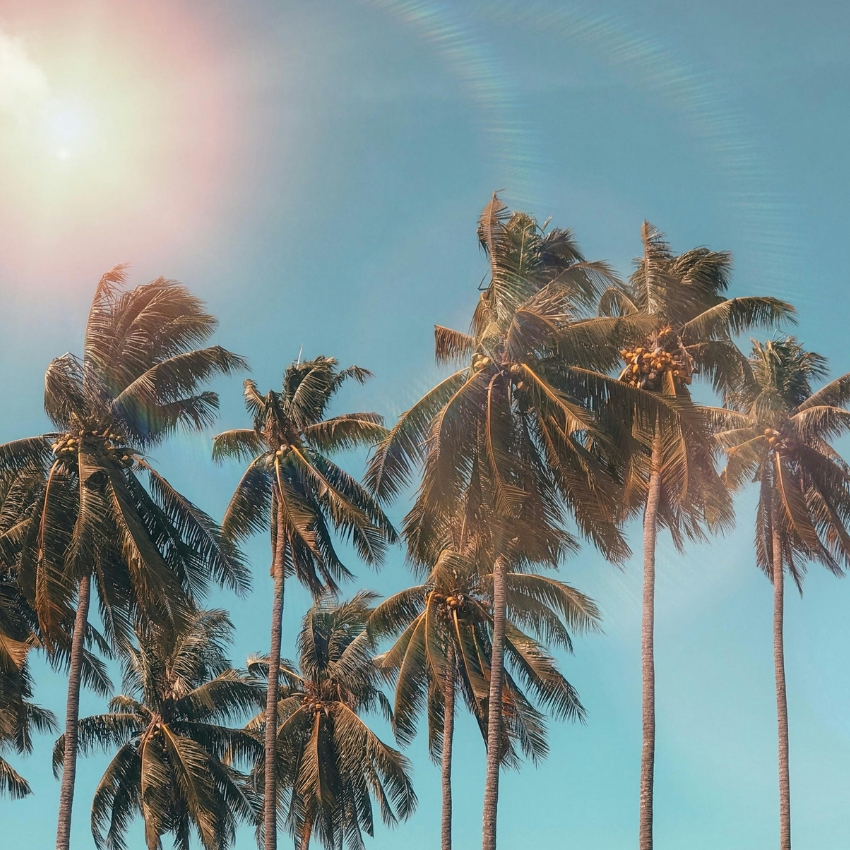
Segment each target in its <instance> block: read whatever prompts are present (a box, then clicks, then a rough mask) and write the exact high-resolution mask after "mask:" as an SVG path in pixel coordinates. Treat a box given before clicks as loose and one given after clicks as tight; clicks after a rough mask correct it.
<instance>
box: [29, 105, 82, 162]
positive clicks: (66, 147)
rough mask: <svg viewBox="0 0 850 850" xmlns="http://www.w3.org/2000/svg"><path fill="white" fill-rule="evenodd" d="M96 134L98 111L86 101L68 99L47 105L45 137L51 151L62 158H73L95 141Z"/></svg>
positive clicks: (45, 142) (43, 138)
mask: <svg viewBox="0 0 850 850" xmlns="http://www.w3.org/2000/svg"><path fill="white" fill-rule="evenodd" d="M94 135H95V120H94V115H93V112H92V110H91V109H90V108H88V107H87V106H86V105H85V104H83V103H81V102H79V101H75V100H65V101H55V102H52V103H49V104H48V105H47V106H46V108H45V110H44V115H43V118H42V132H41V141H42V144H43V145H44V147H45V149H46V150H47V152H48V153H49V154H51V155H53V156H56V157H58V158H59V159H60V160H69V159H71V158H72V157H73V156H74V155H75V154H78V153H80V152H81V151H83V150H84V149H85V148H86V147H88V146H89V145H91V143H92V142H93V141H94Z"/></svg>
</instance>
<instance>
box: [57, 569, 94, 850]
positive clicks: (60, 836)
mask: <svg viewBox="0 0 850 850" xmlns="http://www.w3.org/2000/svg"><path fill="white" fill-rule="evenodd" d="M90 601H91V577H90V576H85V577H83V578H82V579H80V588H79V592H78V595H77V613H76V615H75V616H74V633H73V635H72V636H71V662H70V670H69V675H68V705H67V708H66V711H65V760H64V764H63V768H62V787H61V790H60V791H59V821H58V826H57V829H56V850H68V848H69V847H70V846H71V809H72V808H73V806H74V781H75V779H76V777H77V743H78V733H79V724H80V679H81V676H82V671H83V650H84V649H85V639H86V625H87V623H88V617H89V602H90Z"/></svg>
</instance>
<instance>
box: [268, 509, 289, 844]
mask: <svg viewBox="0 0 850 850" xmlns="http://www.w3.org/2000/svg"><path fill="white" fill-rule="evenodd" d="M278 504H280V501H279V500H278ZM281 510H282V509H281V508H280V507H278V516H277V535H276V545H275V552H274V560H273V562H272V573H273V576H274V596H273V598H272V631H271V647H270V649H269V681H268V690H267V691H266V718H265V784H264V792H263V836H264V838H263V842H264V843H263V846H264V848H265V850H276V848H277V774H276V772H275V763H276V761H277V759H276V753H277V692H278V691H277V688H278V677H279V674H280V639H281V630H282V621H283V578H284V575H283V553H284V545H285V543H284V529H283V519H282V516H281Z"/></svg>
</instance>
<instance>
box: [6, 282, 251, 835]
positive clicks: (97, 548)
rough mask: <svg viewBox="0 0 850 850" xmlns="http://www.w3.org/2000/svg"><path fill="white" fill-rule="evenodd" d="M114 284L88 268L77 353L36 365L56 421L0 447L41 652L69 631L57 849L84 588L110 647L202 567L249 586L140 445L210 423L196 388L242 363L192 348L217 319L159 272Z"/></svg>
mask: <svg viewBox="0 0 850 850" xmlns="http://www.w3.org/2000/svg"><path fill="white" fill-rule="evenodd" d="M123 282H124V273H123V270H122V269H121V268H120V267H118V268H116V269H113V270H112V271H111V272H108V273H107V274H106V275H104V276H103V278H101V280H100V283H99V284H98V286H97V290H96V292H95V296H94V300H93V302H92V306H91V310H90V311H89V317H88V323H87V325H86V332H85V340H84V345H83V356H82V358H78V357H75V356H74V355H71V354H65V355H63V356H62V357H59V358H57V359H55V360H53V361H52V363H51V364H50V366H49V367H48V369H47V374H46V376H45V410H46V412H47V415H48V416H49V418H50V419H51V421H52V422H53V424H54V425H55V426H56V428H57V429H58V430H57V431H54V432H51V433H47V434H42V435H40V436H37V437H30V438H27V439H23V440H17V441H15V442H11V443H6V444H5V445H2V446H0V474H2V475H4V476H11V477H12V478H14V479H15V481H16V482H17V483H18V484H19V485H20V486H19V487H18V488H17V490H18V493H19V499H18V503H19V505H20V513H19V514H18V516H17V517H16V518H15V521H9V522H8V523H7V524H6V525H5V526H4V527H3V528H2V529H0V531H2V532H3V534H2V537H0V546H2V547H3V550H4V551H5V553H6V554H7V555H10V556H12V557H14V559H15V560H14V563H15V569H16V575H17V578H18V582H19V585H20V587H21V589H22V591H23V593H24V596H25V597H26V599H27V600H28V602H29V603H30V604H31V605H32V607H33V609H34V610H35V612H36V614H37V617H38V625H39V634H40V637H41V639H42V640H43V641H44V643H45V645H46V646H47V647H48V649H50V648H62V643H63V642H65V641H66V638H67V636H68V635H69V634H70V648H69V664H68V666H69V677H68V703H67V711H66V719H65V737H64V740H65V748H66V749H65V756H64V766H65V767H64V771H63V774H62V787H61V792H60V805H59V823H58V830H57V850H68V846H69V840H70V828H71V808H72V804H73V794H74V779H75V775H76V754H77V720H78V714H79V694H80V683H81V677H82V676H83V675H84V674H85V665H84V662H85V660H86V650H85V644H86V641H88V640H91V639H92V631H91V630H90V629H89V627H88V613H89V604H90V601H91V591H92V585H94V587H95V588H96V590H97V598H98V602H99V606H100V617H101V620H102V622H103V624H104V627H105V630H106V636H107V638H108V639H109V641H110V642H111V644H112V645H119V646H120V645H122V644H126V643H127V642H128V641H129V639H130V632H131V628H130V623H131V622H132V619H131V618H132V617H133V616H134V615H136V614H138V615H140V616H144V617H146V618H147V619H148V620H150V621H152V622H161V623H171V624H172V625H175V626H176V625H179V621H180V619H181V617H182V616H183V612H184V611H185V610H188V609H189V607H190V600H191V597H192V596H195V595H198V594H200V593H202V592H203V591H204V590H205V589H206V587H207V586H208V584H209V582H210V579H211V578H212V579H214V580H216V581H217V582H220V583H223V584H225V585H227V586H229V587H231V588H233V589H235V590H237V591H244V590H246V589H247V587H248V574H247V572H246V571H245V569H244V567H243V565H242V563H241V561H240V559H239V556H238V554H237V552H236V550H235V549H234V548H233V547H232V546H231V545H230V544H228V543H225V542H223V541H222V540H221V539H220V535H219V529H218V527H217V526H216V524H215V523H214V522H213V521H212V520H211V519H210V517H209V516H207V515H206V514H205V513H203V512H202V511H201V510H199V509H198V508H197V507H195V505H193V504H192V503H191V502H189V501H188V500H187V499H185V498H184V497H183V496H182V495H181V494H180V493H178V492H177V491H176V490H175V489H174V488H173V487H171V485H170V484H169V483H168V481H166V479H165V478H163V477H162V476H161V475H159V474H158V473H157V472H156V470H155V469H154V468H153V467H152V466H151V465H150V463H149V462H148V461H147V460H146V458H145V456H144V451H145V449H148V448H151V447H153V446H156V445H158V444H160V443H161V442H162V441H163V440H164V439H165V438H166V437H167V436H169V435H170V434H172V433H173V432H174V431H175V430H176V429H178V428H181V427H183V428H188V429H191V430H198V429H201V428H202V427H204V426H206V425H208V424H210V422H211V421H212V419H213V416H214V414H215V411H216V410H217V407H218V396H217V395H216V394H215V393H213V392H209V391H200V389H199V387H200V385H201V384H202V383H203V382H205V381H206V380H208V379H209V378H211V377H213V376H215V375H217V374H230V373H231V372H232V371H233V370H234V369H237V368H242V367H243V366H244V365H245V364H244V361H243V360H242V359H241V358H240V357H237V356H236V355H234V354H231V353H230V352H229V351H226V350H225V349H223V348H221V347H220V346H212V347H208V348H197V347H196V346H197V345H198V344H199V343H201V342H203V341H204V340H206V339H207V338H208V337H209V336H210V334H211V333H212V332H213V330H214V328H215V325H216V321H215V319H214V318H213V317H212V316H210V315H209V314H207V313H206V312H205V311H204V310H203V305H202V303H201V302H200V301H199V300H198V299H196V298H195V297H193V296H192V295H191V294H190V293H189V292H188V291H187V290H186V289H185V288H183V287H182V286H180V285H179V284H177V283H175V282H173V281H168V280H164V279H158V280H155V281H153V282H152V283H148V284H145V285H142V286H138V287H136V288H135V289H132V290H129V291H127V290H124V289H123V288H122V284H123ZM143 480H146V484H145V483H143ZM7 518H8V517H7ZM75 597H76V610H75V609H74V601H75Z"/></svg>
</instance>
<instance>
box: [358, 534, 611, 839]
mask: <svg viewBox="0 0 850 850" xmlns="http://www.w3.org/2000/svg"><path fill="white" fill-rule="evenodd" d="M505 578H506V593H505V596H506V607H507V616H506V622H505V660H506V662H507V667H508V668H510V670H511V671H512V673H513V675H511V672H508V670H506V672H505V683H504V687H503V696H502V713H503V717H504V720H505V727H506V728H505V729H504V730H503V738H504V740H503V742H502V745H501V750H502V760H503V763H505V762H507V763H517V761H518V758H517V754H516V752H515V744H518V745H519V746H520V748H521V749H522V751H523V752H524V754H525V755H526V756H529V757H530V758H532V759H533V760H534V761H535V762H536V761H538V760H539V759H540V758H543V757H545V755H546V752H547V749H548V748H547V745H546V735H545V732H546V729H545V722H544V718H543V715H542V714H541V713H540V711H538V710H537V709H536V708H535V707H534V705H533V702H536V703H538V705H540V706H542V707H544V708H546V709H548V710H550V711H552V712H553V713H554V714H555V716H558V717H565V718H571V719H579V720H581V719H583V718H584V709H583V708H582V706H581V703H580V702H579V700H578V695H577V694H576V692H575V690H574V689H573V687H572V686H571V685H570V684H569V682H567V680H566V679H565V678H564V677H563V676H562V675H561V674H560V673H559V672H558V670H557V667H556V665H555V663H554V660H553V659H552V657H551V656H550V655H549V653H548V652H547V651H546V649H545V648H544V647H543V646H542V645H541V644H540V643H539V642H538V641H537V640H535V639H534V638H533V637H531V636H530V635H528V634H526V633H525V632H524V631H523V628H527V629H529V630H531V631H532V632H534V633H535V634H536V635H537V637H538V638H542V639H544V640H545V641H546V643H549V644H554V645H557V646H560V647H562V648H564V649H567V650H571V649H572V641H571V638H570V630H573V631H579V632H580V631H583V630H587V629H595V628H597V627H598V622H599V615H598V612H597V609H596V606H595V605H594V603H593V602H592V600H590V599H588V597H586V596H585V595H584V594H582V593H579V592H578V591H576V590H575V589H574V588H572V587H570V586H569V585H567V584H564V583H562V582H559V581H555V580H554V579H550V578H545V577H543V576H539V575H533V574H532V575H529V574H523V573H519V572H512V571H511V572H508V573H507V575H506V577H505ZM492 590H493V582H492V575H481V572H480V571H479V569H478V565H477V564H476V563H475V562H474V561H471V560H470V559H469V558H468V557H464V556H463V555H462V554H461V553H459V552H457V551H453V550H450V549H446V550H444V551H443V552H442V553H441V555H440V557H439V558H438V560H437V563H436V564H435V565H434V568H433V569H432V570H431V572H430V573H429V575H428V577H427V579H426V581H425V582H424V583H423V584H420V585H417V586H415V587H411V588H409V589H407V590H403V591H401V592H400V593H397V594H395V595H394V596H391V597H390V598H389V599H387V600H385V601H384V602H382V603H381V604H380V605H378V606H377V607H376V609H375V610H374V612H373V613H372V614H371V616H370V618H369V628H370V630H371V631H372V633H373V634H374V635H375V636H376V637H380V636H384V635H399V637H398V639H397V640H396V642H395V644H394V645H393V647H392V648H391V649H390V650H389V651H388V652H386V653H385V654H384V655H383V656H381V657H380V658H379V659H378V662H379V665H380V667H381V669H382V670H385V671H387V672H388V673H390V674H391V675H392V676H394V677H395V711H394V729H395V732H396V736H397V737H398V738H399V740H401V741H403V742H405V743H407V742H409V741H410V740H411V739H412V738H413V736H414V734H415V731H416V722H417V720H418V717H419V715H420V714H421V713H422V712H423V711H425V713H426V714H427V722H428V743H429V749H430V752H431V757H432V758H434V759H435V760H439V761H440V766H441V772H442V793H443V799H442V848H443V850H451V846H452V832H451V830H452V788H451V771H452V743H453V734H454V714H455V702H456V695H457V694H459V695H460V696H461V697H462V699H463V701H464V703H465V704H466V706H467V708H468V709H469V710H470V711H471V712H472V714H473V716H474V717H475V719H476V720H477V721H478V725H479V728H480V729H481V733H482V736H483V737H484V738H485V740H486V736H487V699H488V694H489V686H488V680H489V678H490V666H491V664H490V657H491V652H492V637H491V636H492V631H493V617H492ZM521 627H522V628H521ZM523 686H524V687H523ZM524 691H525V692H527V693H528V694H529V695H530V696H531V699H529V697H528V696H526V693H525V692H524ZM532 701H533V702H532Z"/></svg>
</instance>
